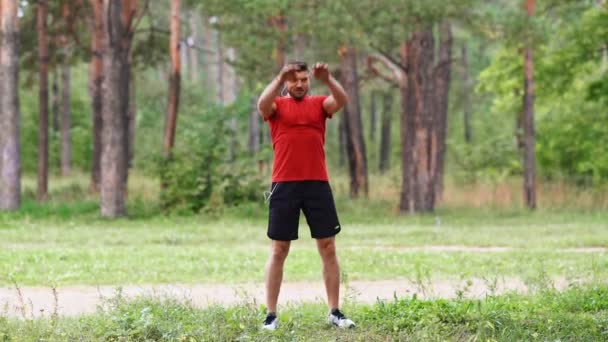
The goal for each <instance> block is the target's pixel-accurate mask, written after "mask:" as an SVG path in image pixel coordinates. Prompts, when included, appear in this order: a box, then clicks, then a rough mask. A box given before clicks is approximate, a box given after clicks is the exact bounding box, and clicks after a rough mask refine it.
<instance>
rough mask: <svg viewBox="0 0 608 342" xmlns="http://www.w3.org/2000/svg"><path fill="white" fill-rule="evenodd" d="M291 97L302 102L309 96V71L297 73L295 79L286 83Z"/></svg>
mask: <svg viewBox="0 0 608 342" xmlns="http://www.w3.org/2000/svg"><path fill="white" fill-rule="evenodd" d="M285 85H286V86H287V91H288V92H289V95H290V96H291V97H293V98H294V99H296V100H301V99H303V98H304V96H306V94H308V71H296V72H295V77H294V78H292V79H288V80H287V81H285Z"/></svg>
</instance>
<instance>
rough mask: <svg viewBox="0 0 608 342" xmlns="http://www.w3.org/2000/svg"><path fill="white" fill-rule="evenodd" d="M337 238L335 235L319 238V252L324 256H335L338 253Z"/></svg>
mask: <svg viewBox="0 0 608 342" xmlns="http://www.w3.org/2000/svg"><path fill="white" fill-rule="evenodd" d="M335 241H336V239H335V238H333V237H330V238H326V239H319V240H317V246H318V248H319V253H321V255H322V256H323V257H334V256H335V255H336V242H335Z"/></svg>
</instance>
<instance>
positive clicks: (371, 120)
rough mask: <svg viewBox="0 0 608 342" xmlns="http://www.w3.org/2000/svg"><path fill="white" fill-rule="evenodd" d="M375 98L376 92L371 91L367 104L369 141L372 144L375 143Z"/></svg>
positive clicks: (376, 114) (376, 111)
mask: <svg viewBox="0 0 608 342" xmlns="http://www.w3.org/2000/svg"><path fill="white" fill-rule="evenodd" d="M377 98H378V92H377V91H372V92H371V94H370V104H369V140H370V141H371V142H372V144H373V143H374V142H375V141H376V120H377V119H376V117H377V116H378V108H377V103H376V100H377Z"/></svg>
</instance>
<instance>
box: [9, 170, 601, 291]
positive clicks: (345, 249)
mask: <svg viewBox="0 0 608 342" xmlns="http://www.w3.org/2000/svg"><path fill="white" fill-rule="evenodd" d="M62 182H63V183H62ZM133 183H134V186H136V189H137V190H132V191H131V192H130V193H131V194H132V195H131V196H130V202H129V210H130V213H131V215H130V217H129V218H127V219H119V220H114V221H108V220H104V219H101V218H100V217H99V214H98V207H97V202H96V201H95V199H94V198H92V197H91V196H89V195H88V194H87V192H86V178H83V177H76V178H74V179H72V180H71V181H69V180H68V181H66V180H63V181H61V182H55V184H56V185H55V188H53V191H52V193H51V196H52V197H51V201H50V203H47V204H38V203H35V202H33V201H30V200H26V202H25V203H24V205H23V209H22V210H21V211H19V212H16V213H10V214H7V213H3V214H0V286H8V285H10V284H12V283H13V282H17V283H18V284H20V285H23V286H28V285H42V286H50V285H67V284H89V285H97V284H141V283H173V282H180V283H218V282H220V283H221V282H230V283H239V282H251V281H255V282H259V281H262V280H263V265H264V262H265V260H266V258H267V255H268V246H269V242H268V239H267V238H266V217H267V216H266V215H267V211H266V208H265V207H264V204H263V202H262V201H260V202H259V203H253V204H247V205H242V206H239V207H236V208H221V209H220V210H216V211H214V212H213V213H210V214H200V215H185V216H184V215H182V216H163V215H160V214H159V210H158V208H157V207H156V205H155V202H154V201H152V200H151V198H150V197H152V196H154V192H153V190H152V191H141V189H150V188H152V189H154V188H155V187H154V183H153V182H152V181H150V180H149V179H146V178H141V179H139V180H135V181H134V182H133ZM337 183H338V185H337V186H336V188H337V190H336V193H337V206H338V210H339V213H340V216H341V221H342V226H343V232H342V233H341V234H340V235H339V238H338V246H339V250H338V252H339V257H340V260H341V264H342V268H343V272H344V273H345V275H347V277H348V279H352V280H379V279H412V278H415V277H420V276H421V275H424V276H425V277H426V278H429V279H434V278H441V279H445V278H458V279H466V278H474V277H475V278H482V277H485V278H488V277H490V278H491V277H496V276H509V277H520V278H523V279H533V278H535V277H536V276H537V275H538V274H543V275H548V276H549V277H560V278H566V279H593V278H602V277H604V278H605V277H606V276H608V252H607V251H606V250H605V249H604V248H606V247H607V246H608V212H606V211H603V210H597V209H593V208H591V209H541V210H538V211H536V212H533V213H531V212H528V211H526V210H524V209H519V208H516V207H514V208H503V209H500V208H468V209H467V208H457V207H454V206H452V207H449V206H444V207H441V208H439V209H438V210H437V212H436V213H434V214H432V215H418V216H400V215H396V214H394V206H395V202H394V201H391V200H390V199H382V198H379V197H377V198H374V199H373V200H372V201H364V200H351V199H349V198H348V197H347V196H345V194H344V191H343V190H340V187H341V185H340V184H341V183H340V182H337ZM132 186H133V185H132ZM28 187H30V185H28V183H26V191H28V190H27V189H28ZM388 188H389V187H388V185H387V186H385V187H384V188H382V189H388ZM374 196H375V195H374ZM79 197H81V198H82V199H81V200H80V201H75V200H74V199H75V198H79ZM372 197H373V196H372ZM300 227H301V228H300V240H298V241H296V242H294V243H293V245H292V251H291V254H290V257H289V258H288V261H287V264H286V269H285V272H286V274H285V279H286V281H302V280H318V279H319V277H320V262H319V257H318V254H317V251H316V247H315V244H314V241H313V240H312V239H310V235H309V232H308V227H307V226H306V224H305V221H304V219H303V218H302V221H301V226H300ZM495 247H501V248H495ZM593 248H596V249H593Z"/></svg>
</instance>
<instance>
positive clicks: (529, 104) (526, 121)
mask: <svg viewBox="0 0 608 342" xmlns="http://www.w3.org/2000/svg"><path fill="white" fill-rule="evenodd" d="M534 5H535V3H534V0H526V13H527V14H528V17H529V18H530V20H531V18H532V17H533V16H534ZM534 93H535V89H534V62H533V49H532V43H531V39H530V38H528V39H527V41H526V42H525V48H524V96H523V103H524V108H523V110H524V118H523V126H524V127H523V128H524V199H525V201H526V206H527V207H528V208H529V209H535V208H536V156H535V152H534V149H535V145H536V144H535V133H534Z"/></svg>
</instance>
